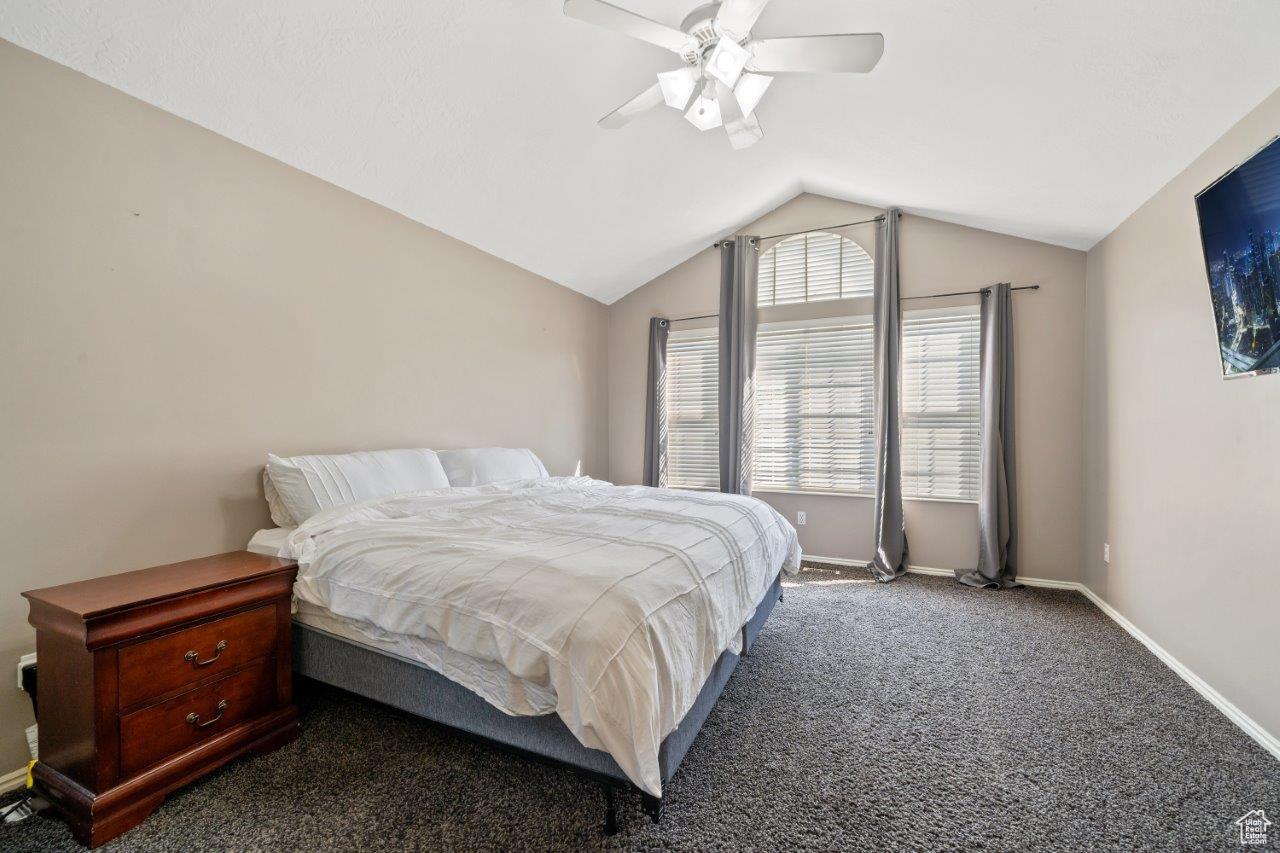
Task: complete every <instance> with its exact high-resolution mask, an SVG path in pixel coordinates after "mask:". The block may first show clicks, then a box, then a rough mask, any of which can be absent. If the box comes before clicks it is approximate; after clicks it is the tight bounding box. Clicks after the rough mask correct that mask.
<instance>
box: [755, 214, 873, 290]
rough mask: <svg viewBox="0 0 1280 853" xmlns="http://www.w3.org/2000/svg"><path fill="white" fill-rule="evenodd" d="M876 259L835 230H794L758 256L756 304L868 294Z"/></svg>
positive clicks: (871, 288) (871, 285) (871, 284)
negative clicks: (831, 232)
mask: <svg viewBox="0 0 1280 853" xmlns="http://www.w3.org/2000/svg"><path fill="white" fill-rule="evenodd" d="M874 278H875V263H874V262H873V261H872V260H871V256H870V255H868V254H867V253H866V251H864V250H863V248H862V247H861V246H859V245H858V244H857V243H855V242H853V241H852V240H850V239H849V238H847V237H841V236H840V235H839V234H829V233H827V232H824V231H817V232H814V233H812V234H797V235H796V236H794V237H788V238H787V239H785V240H783V241H781V242H779V243H776V244H774V245H773V246H771V247H770V248H769V250H768V251H766V252H764V253H763V254H761V255H760V267H759V278H758V280H757V282H758V287H757V290H758V293H757V299H756V303H757V304H758V305H760V306H762V307H768V306H771V305H790V304H792V303H796V302H820V301H823V300H826V299H850V298H852V297H855V296H871V295H872V293H873V292H874V291H873V288H874Z"/></svg>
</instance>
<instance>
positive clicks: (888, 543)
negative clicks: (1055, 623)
mask: <svg viewBox="0 0 1280 853" xmlns="http://www.w3.org/2000/svg"><path fill="white" fill-rule="evenodd" d="M900 215H901V212H900V211H898V210H896V209H895V210H890V211H888V212H886V213H885V216H884V220H883V221H882V222H881V223H880V226H879V228H878V229H877V230H876V279H875V288H876V289H875V321H874V322H875V424H876V505H875V545H876V553H875V557H874V558H873V559H872V560H871V574H872V575H874V576H875V579H876V580H878V581H891V580H893V579H894V578H897V577H901V576H902V575H904V574H906V571H907V530H906V525H905V523H904V522H903V517H902V430H901V426H900V424H899V404H900V401H899V397H900V396H901V394H900V388H899V386H900V384H901V373H902V365H901V361H902V309H901V306H900V305H899V303H898V217H899V216H900Z"/></svg>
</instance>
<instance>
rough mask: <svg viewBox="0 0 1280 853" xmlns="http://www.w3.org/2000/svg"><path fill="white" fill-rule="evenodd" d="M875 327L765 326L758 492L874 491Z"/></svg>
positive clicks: (857, 323)
mask: <svg viewBox="0 0 1280 853" xmlns="http://www.w3.org/2000/svg"><path fill="white" fill-rule="evenodd" d="M871 329H872V327H871V319H870V318H869V317H859V318H843V319H840V320H832V321H822V322H814V321H810V322H806V323H789V324H785V325H783V324H777V325H773V326H769V325H765V326H761V327H760V331H759V333H758V335H757V338H756V385H755V445H754V450H755V464H754V468H753V471H752V479H753V483H752V488H753V489H756V490H759V491H763V492H767V491H806V492H846V493H848V492H861V493H868V492H871V491H872V486H873V484H874V483H875V465H874V457H875V448H874V440H873V421H872V396H873V385H872V383H873V375H872V363H871V348H872V331H871Z"/></svg>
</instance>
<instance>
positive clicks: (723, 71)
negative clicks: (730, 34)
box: [707, 37, 751, 89]
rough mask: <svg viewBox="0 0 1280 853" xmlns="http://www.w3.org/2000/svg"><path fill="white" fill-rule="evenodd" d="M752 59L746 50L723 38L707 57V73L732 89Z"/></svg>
mask: <svg viewBox="0 0 1280 853" xmlns="http://www.w3.org/2000/svg"><path fill="white" fill-rule="evenodd" d="M750 59H751V54H750V52H748V51H747V49H746V48H744V47H743V46H742V45H740V44H738V43H737V42H736V41H734V40H733V39H731V38H727V37H722V38H721V39H720V40H719V41H718V42H716V46H715V47H714V48H713V49H712V50H711V55H710V56H708V57H707V73H708V74H710V75H711V76H712V77H714V78H716V79H717V80H719V81H720V82H721V83H723V84H725V85H726V86H728V87H729V88H731V89H732V88H733V87H734V86H735V85H736V84H737V82H738V78H739V77H741V76H742V70H743V69H744V68H746V67H747V62H748V60H750Z"/></svg>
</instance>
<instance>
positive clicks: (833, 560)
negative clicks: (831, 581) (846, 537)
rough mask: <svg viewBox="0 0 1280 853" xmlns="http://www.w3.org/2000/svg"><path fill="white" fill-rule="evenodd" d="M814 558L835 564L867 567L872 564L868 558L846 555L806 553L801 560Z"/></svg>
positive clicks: (813, 559) (817, 560)
mask: <svg viewBox="0 0 1280 853" xmlns="http://www.w3.org/2000/svg"><path fill="white" fill-rule="evenodd" d="M805 560H812V561H813V562H815V563H830V564H831V565H833V566H856V567H859V568H863V569H865V568H866V567H867V566H868V565H870V564H869V563H868V562H867V561H866V560H848V559H845V558H844V557H819V556H818V555H817V554H804V555H803V556H801V558H800V561H801V562H804V561H805Z"/></svg>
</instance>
